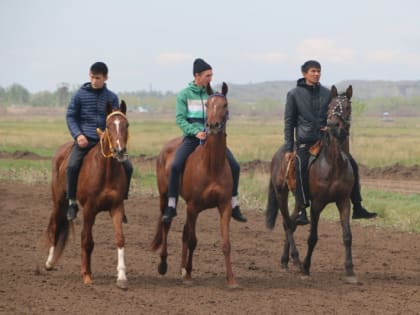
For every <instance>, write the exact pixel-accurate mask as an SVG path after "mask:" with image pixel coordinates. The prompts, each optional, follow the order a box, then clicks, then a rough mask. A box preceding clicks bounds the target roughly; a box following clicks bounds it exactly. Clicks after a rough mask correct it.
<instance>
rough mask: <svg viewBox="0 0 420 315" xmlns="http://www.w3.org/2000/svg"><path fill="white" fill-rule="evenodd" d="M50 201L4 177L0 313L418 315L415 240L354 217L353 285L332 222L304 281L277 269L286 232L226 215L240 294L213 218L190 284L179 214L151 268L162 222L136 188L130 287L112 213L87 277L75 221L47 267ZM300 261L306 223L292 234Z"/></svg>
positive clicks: (36, 188) (152, 202) (153, 202)
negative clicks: (120, 274) (119, 276)
mask: <svg viewBox="0 0 420 315" xmlns="http://www.w3.org/2000/svg"><path fill="white" fill-rule="evenodd" d="M50 208H51V196H50V188H49V186H48V185H26V184H21V183H15V182H4V181H3V182H0V214H1V218H2V219H1V229H0V240H1V243H2V245H3V246H2V247H1V249H0V251H1V264H0V268H1V270H0V284H1V285H0V314H324V313H327V314H419V313H420V235H419V234H407V233H400V232H395V231H391V230H385V229H379V228H375V227H362V226H361V225H359V224H357V223H356V222H354V223H353V224H352V231H353V263H354V266H355V272H356V274H357V277H358V280H359V283H358V284H354V285H350V284H346V283H345V277H344V247H343V244H342V240H341V227H340V225H339V223H331V222H326V221H321V224H320V227H319V241H318V244H317V247H316V248H315V252H314V255H313V260H312V269H311V271H312V274H311V277H310V279H305V280H304V279H302V278H301V276H300V274H299V273H298V271H297V270H296V269H295V268H294V267H293V266H292V265H291V266H290V269H289V270H288V271H286V270H283V269H281V268H280V264H279V258H280V254H281V250H282V243H283V239H284V237H283V233H282V229H281V228H280V224H279V222H278V224H277V226H276V228H275V229H274V231H269V230H267V229H266V228H265V224H264V216H263V215H262V214H258V213H256V212H255V211H251V210H247V209H245V211H244V212H245V214H246V215H247V217H248V223H245V224H243V223H237V222H234V221H232V222H231V241H232V259H233V270H234V273H235V275H236V278H237V281H238V282H239V284H240V288H239V289H234V290H232V289H228V288H227V287H226V280H225V265H224V259H223V255H222V251H221V246H220V233H219V224H218V214H217V211H216V210H215V209H210V210H207V211H205V212H203V213H202V214H201V215H200V217H199V220H198V226H197V237H198V246H197V250H196V254H195V259H194V265H193V268H194V270H193V277H194V278H195V279H194V282H193V284H192V285H185V284H183V283H182V281H181V280H180V270H179V266H180V250H181V231H182V225H183V221H184V216H183V210H182V209H180V211H179V215H178V217H176V218H175V220H174V223H173V226H172V229H171V232H170V234H169V257H168V263H169V269H168V273H167V274H166V275H165V276H160V275H159V274H158V272H157V263H158V261H159V257H158V254H157V253H153V252H151V251H150V250H149V244H150V242H151V239H152V236H153V233H154V228H155V225H156V220H157V211H158V210H157V209H158V201H157V199H156V198H155V197H153V196H141V195H132V196H131V198H130V199H129V201H128V202H127V204H126V211H127V214H128V219H129V224H127V225H125V226H124V229H125V236H126V265H127V270H128V274H127V276H128V281H129V289H128V290H127V291H122V290H120V289H118V288H117V287H116V285H115V281H116V262H117V251H116V248H115V245H114V236H113V231H112V224H111V221H110V219H109V216H108V214H107V213H102V214H100V215H99V216H98V217H97V221H96V224H95V228H94V238H95V249H94V252H93V255H92V268H93V276H94V283H93V284H92V285H89V286H85V285H83V284H82V281H81V278H80V232H81V228H82V222H81V221H80V219H77V220H76V224H75V232H76V233H75V238H71V239H70V242H69V244H68V246H67V248H66V251H65V253H64V256H63V257H62V259H61V260H60V262H59V264H58V265H57V267H56V268H55V270H53V271H49V272H47V271H45V270H44V268H43V265H44V263H45V260H46V257H47V251H46V248H45V247H44V246H43V242H42V234H43V231H44V230H45V228H46V226H47V223H48V218H49V213H50ZM296 235H297V245H298V248H299V249H300V256H301V258H302V257H304V254H305V252H306V237H307V235H308V228H307V227H301V228H299V229H298V231H297V233H296Z"/></svg>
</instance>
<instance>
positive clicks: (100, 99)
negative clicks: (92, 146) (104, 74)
mask: <svg viewBox="0 0 420 315" xmlns="http://www.w3.org/2000/svg"><path fill="white" fill-rule="evenodd" d="M107 102H111V104H112V107H113V108H118V107H119V106H118V96H117V95H116V94H115V93H113V92H112V91H110V90H108V89H107V87H106V86H104V87H103V88H102V89H99V90H95V89H93V88H92V86H91V84H90V82H88V83H85V84H83V86H82V87H81V88H80V89H79V90H78V91H77V93H76V94H75V95H74V96H73V97H72V99H71V101H70V104H69V107H68V109H67V115H66V121H67V127H68V128H69V130H70V133H71V136H72V137H73V139H76V138H77V136H79V135H81V134H83V135H85V136H86V137H87V138H89V139H90V140H96V141H98V140H99V138H98V135H97V133H96V128H100V129H101V130H104V129H105V123H106V104H107Z"/></svg>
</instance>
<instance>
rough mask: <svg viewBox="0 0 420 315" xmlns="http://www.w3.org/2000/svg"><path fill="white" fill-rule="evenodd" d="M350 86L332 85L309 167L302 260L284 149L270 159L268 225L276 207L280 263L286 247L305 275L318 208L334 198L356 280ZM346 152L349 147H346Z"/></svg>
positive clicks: (350, 277)
mask: <svg viewBox="0 0 420 315" xmlns="http://www.w3.org/2000/svg"><path fill="white" fill-rule="evenodd" d="M352 93H353V90H352V87H351V86H349V87H348V88H347V90H346V92H345V93H343V94H341V95H338V94H337V89H336V87H335V86H332V88H331V97H332V99H331V102H330V104H329V107H328V118H327V130H326V132H325V136H324V138H323V140H322V143H321V150H320V152H319V155H318V157H317V158H316V160H315V161H314V162H313V163H312V165H311V166H310V168H309V189H310V195H311V229H310V234H309V238H308V251H307V255H306V257H305V260H304V262H303V264H301V263H300V260H299V254H298V251H297V248H296V244H295V241H294V237H293V232H294V231H295V229H296V225H295V223H294V220H295V219H296V216H297V209H296V207H295V210H294V213H293V215H292V216H289V209H288V195H289V187H288V185H287V180H288V179H287V171H286V170H287V169H288V167H287V165H288V162H289V161H286V158H285V150H284V148H280V149H279V150H278V151H277V152H276V153H275V155H274V156H273V159H272V161H271V176H270V183H269V192H268V203H267V212H266V223H267V227H268V228H270V229H272V228H273V227H274V224H275V221H276V217H277V213H278V209H280V212H281V214H282V217H283V227H284V230H285V233H286V240H285V245H284V250H283V255H282V258H281V264H282V266H283V267H285V268H287V264H288V261H289V251H290V250H291V256H292V258H293V261H294V263H295V264H297V265H298V266H300V267H301V269H302V272H303V274H304V275H309V269H310V266H311V257H312V252H313V250H314V247H315V245H316V243H317V240H318V221H319V217H320V214H321V211H322V210H323V209H324V208H325V206H326V205H327V204H328V203H331V202H335V204H336V205H337V208H338V211H339V213H340V221H341V226H342V229H343V241H344V246H345V256H346V257H345V269H346V276H347V281H348V282H350V283H354V282H357V279H356V276H355V274H354V271H353V262H352V254H351V244H352V234H351V229H350V193H351V190H352V187H353V183H354V174H353V169H352V167H351V164H350V161H349V158H348V156H347V155H346V153H345V152H346V150H348V148H346V145H347V143H346V141H347V138H348V133H349V129H350V120H351V101H350V100H351V97H352ZM347 152H348V151H347Z"/></svg>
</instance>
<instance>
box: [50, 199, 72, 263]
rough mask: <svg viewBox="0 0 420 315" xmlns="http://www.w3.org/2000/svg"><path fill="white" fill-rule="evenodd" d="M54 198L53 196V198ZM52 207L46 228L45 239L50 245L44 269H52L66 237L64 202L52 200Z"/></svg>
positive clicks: (62, 248)
mask: <svg viewBox="0 0 420 315" xmlns="http://www.w3.org/2000/svg"><path fill="white" fill-rule="evenodd" d="M53 199H54V198H53ZM53 203H54V207H53V211H52V213H51V216H50V221H49V223H48V228H47V232H46V233H47V239H48V243H49V245H50V247H49V251H48V257H47V261H46V262H45V269H46V270H52V269H53V267H54V264H55V263H56V262H57V260H58V258H59V257H60V256H61V254H62V252H63V250H64V247H65V245H66V242H67V238H68V231H69V223H68V221H67V218H66V208H65V206H64V205H65V204H66V203H65V202H62V201H58V202H56V201H53Z"/></svg>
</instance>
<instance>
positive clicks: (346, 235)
mask: <svg viewBox="0 0 420 315" xmlns="http://www.w3.org/2000/svg"><path fill="white" fill-rule="evenodd" d="M336 204H337V207H338V209H339V211H340V221H341V227H342V229H343V243H344V247H345V251H346V258H345V268H346V277H347V278H346V281H347V282H348V283H357V278H356V275H355V273H354V271H353V258H352V253H351V245H352V234H351V228H350V199H348V198H347V199H345V200H343V201H341V202H337V203H336Z"/></svg>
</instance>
